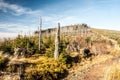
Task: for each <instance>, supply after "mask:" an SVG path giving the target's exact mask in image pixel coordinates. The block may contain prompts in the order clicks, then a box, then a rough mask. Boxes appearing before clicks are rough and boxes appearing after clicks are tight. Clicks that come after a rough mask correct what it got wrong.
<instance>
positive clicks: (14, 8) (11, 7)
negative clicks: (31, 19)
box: [0, 0, 42, 16]
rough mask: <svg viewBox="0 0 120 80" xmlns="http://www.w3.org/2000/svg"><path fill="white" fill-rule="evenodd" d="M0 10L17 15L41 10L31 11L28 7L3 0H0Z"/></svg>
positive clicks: (37, 12) (35, 12)
mask: <svg viewBox="0 0 120 80" xmlns="http://www.w3.org/2000/svg"><path fill="white" fill-rule="evenodd" d="M0 10H2V11H3V12H5V13H7V12H9V11H10V12H11V13H12V14H14V15H17V16H18V15H22V14H40V13H41V12H42V11H40V10H36V11H33V10H32V9H30V8H26V7H22V6H20V5H16V4H10V3H6V2H4V1H3V0H0Z"/></svg>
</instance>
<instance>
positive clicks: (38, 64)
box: [24, 57, 67, 80]
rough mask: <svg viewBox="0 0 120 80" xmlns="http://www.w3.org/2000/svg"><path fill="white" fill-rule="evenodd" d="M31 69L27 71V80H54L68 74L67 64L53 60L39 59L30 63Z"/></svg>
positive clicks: (28, 68)
mask: <svg viewBox="0 0 120 80" xmlns="http://www.w3.org/2000/svg"><path fill="white" fill-rule="evenodd" d="M28 63H29V64H30V66H29V67H27V69H26V70H25V74H24V76H25V79H26V80H54V79H58V78H61V77H63V76H64V75H65V74H66V69H67V67H66V64H64V63H62V62H59V61H57V60H54V59H53V58H47V57H39V58H38V59H37V60H30V61H28Z"/></svg>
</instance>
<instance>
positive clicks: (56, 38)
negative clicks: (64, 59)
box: [54, 23, 60, 59]
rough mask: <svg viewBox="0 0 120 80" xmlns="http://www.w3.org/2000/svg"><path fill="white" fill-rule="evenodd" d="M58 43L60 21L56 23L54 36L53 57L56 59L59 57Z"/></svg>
mask: <svg viewBox="0 0 120 80" xmlns="http://www.w3.org/2000/svg"><path fill="white" fill-rule="evenodd" d="M59 44H60V23H58V28H57V32H56V37H55V51H54V58H55V59H58V57H59Z"/></svg>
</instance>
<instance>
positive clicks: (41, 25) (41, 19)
mask: <svg viewBox="0 0 120 80" xmlns="http://www.w3.org/2000/svg"><path fill="white" fill-rule="evenodd" d="M41 29H42V18H41V17H40V27H39V50H40V49H41V38H42V37H41V35H42V34H41Z"/></svg>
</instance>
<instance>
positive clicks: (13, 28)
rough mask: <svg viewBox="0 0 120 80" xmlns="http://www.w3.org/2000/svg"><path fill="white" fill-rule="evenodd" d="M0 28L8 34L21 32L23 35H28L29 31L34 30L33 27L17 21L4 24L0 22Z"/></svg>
mask: <svg viewBox="0 0 120 80" xmlns="http://www.w3.org/2000/svg"><path fill="white" fill-rule="evenodd" d="M0 29H2V32H4V33H6V35H7V34H8V35H9V33H15V34H21V33H22V35H25V34H26V35H28V33H29V32H31V33H33V32H34V31H35V29H34V27H31V26H26V25H23V24H17V23H16V24H15V23H4V24H3V23H0ZM4 30H5V31H4ZM0 35H1V34H0ZM11 37H12V36H11Z"/></svg>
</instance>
